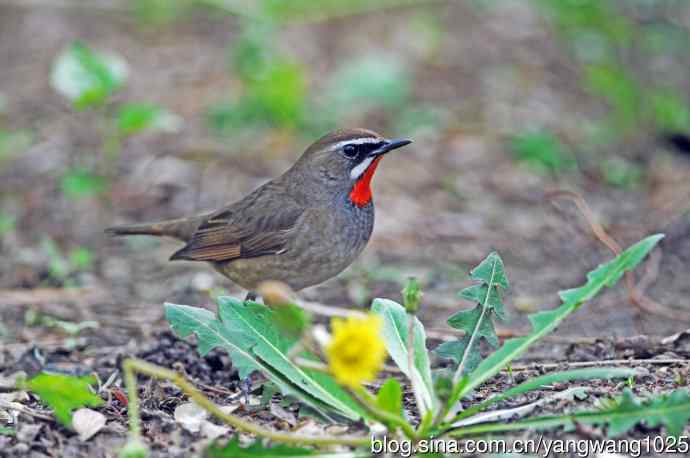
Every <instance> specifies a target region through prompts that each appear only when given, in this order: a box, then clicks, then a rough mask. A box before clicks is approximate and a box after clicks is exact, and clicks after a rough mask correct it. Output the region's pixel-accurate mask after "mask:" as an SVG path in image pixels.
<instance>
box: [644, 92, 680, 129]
mask: <svg viewBox="0 0 690 458" xmlns="http://www.w3.org/2000/svg"><path fill="white" fill-rule="evenodd" d="M650 100H651V104H652V109H653V112H654V123H655V124H656V127H657V128H658V129H659V130H661V131H665V132H685V131H687V130H688V129H690V108H689V107H690V103H688V101H687V100H686V99H685V97H684V96H683V95H682V94H680V93H675V92H673V91H656V92H653V93H652V94H651V95H650Z"/></svg>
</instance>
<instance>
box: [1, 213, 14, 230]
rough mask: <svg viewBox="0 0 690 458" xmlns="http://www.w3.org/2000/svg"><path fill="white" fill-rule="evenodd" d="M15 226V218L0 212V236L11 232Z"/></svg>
mask: <svg viewBox="0 0 690 458" xmlns="http://www.w3.org/2000/svg"><path fill="white" fill-rule="evenodd" d="M16 224H17V218H16V217H15V216H14V215H10V214H8V213H5V212H0V235H5V234H7V233H9V232H12V231H13V230H14V228H15V226H16Z"/></svg>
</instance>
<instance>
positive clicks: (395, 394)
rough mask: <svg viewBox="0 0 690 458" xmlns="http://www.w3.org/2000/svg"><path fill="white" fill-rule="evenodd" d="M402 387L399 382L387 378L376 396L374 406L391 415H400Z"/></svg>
mask: <svg viewBox="0 0 690 458" xmlns="http://www.w3.org/2000/svg"><path fill="white" fill-rule="evenodd" d="M402 395H403V394H402V387H401V386H400V382H398V381H397V380H396V379H394V378H389V379H388V380H386V382H385V383H384V384H383V385H381V388H379V392H378V393H377V394H376V404H378V406H379V407H380V408H381V409H383V410H385V411H386V412H390V413H392V414H393V415H398V416H400V415H402V406H403V400H402Z"/></svg>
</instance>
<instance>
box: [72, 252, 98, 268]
mask: <svg viewBox="0 0 690 458" xmlns="http://www.w3.org/2000/svg"><path fill="white" fill-rule="evenodd" d="M69 263H70V265H71V266H72V268H73V269H74V270H79V271H84V270H89V269H90V268H91V266H92V265H93V255H92V254H91V251H89V249H88V248H84V247H78V248H75V249H74V250H72V251H70V253H69Z"/></svg>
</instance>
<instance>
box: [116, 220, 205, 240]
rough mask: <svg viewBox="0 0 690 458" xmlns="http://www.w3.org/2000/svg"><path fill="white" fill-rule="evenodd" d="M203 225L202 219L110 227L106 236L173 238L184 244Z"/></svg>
mask: <svg viewBox="0 0 690 458" xmlns="http://www.w3.org/2000/svg"><path fill="white" fill-rule="evenodd" d="M199 224H201V218H200V217H197V218H180V219H172V220H168V221H161V222H158V223H149V224H131V225H125V226H114V227H109V228H107V229H106V230H105V232H106V234H110V235H116V236H122V235H153V236H155V237H173V238H176V239H179V240H182V241H183V242H187V241H189V239H191V238H192V235H193V234H194V232H195V231H196V229H197V227H199Z"/></svg>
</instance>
